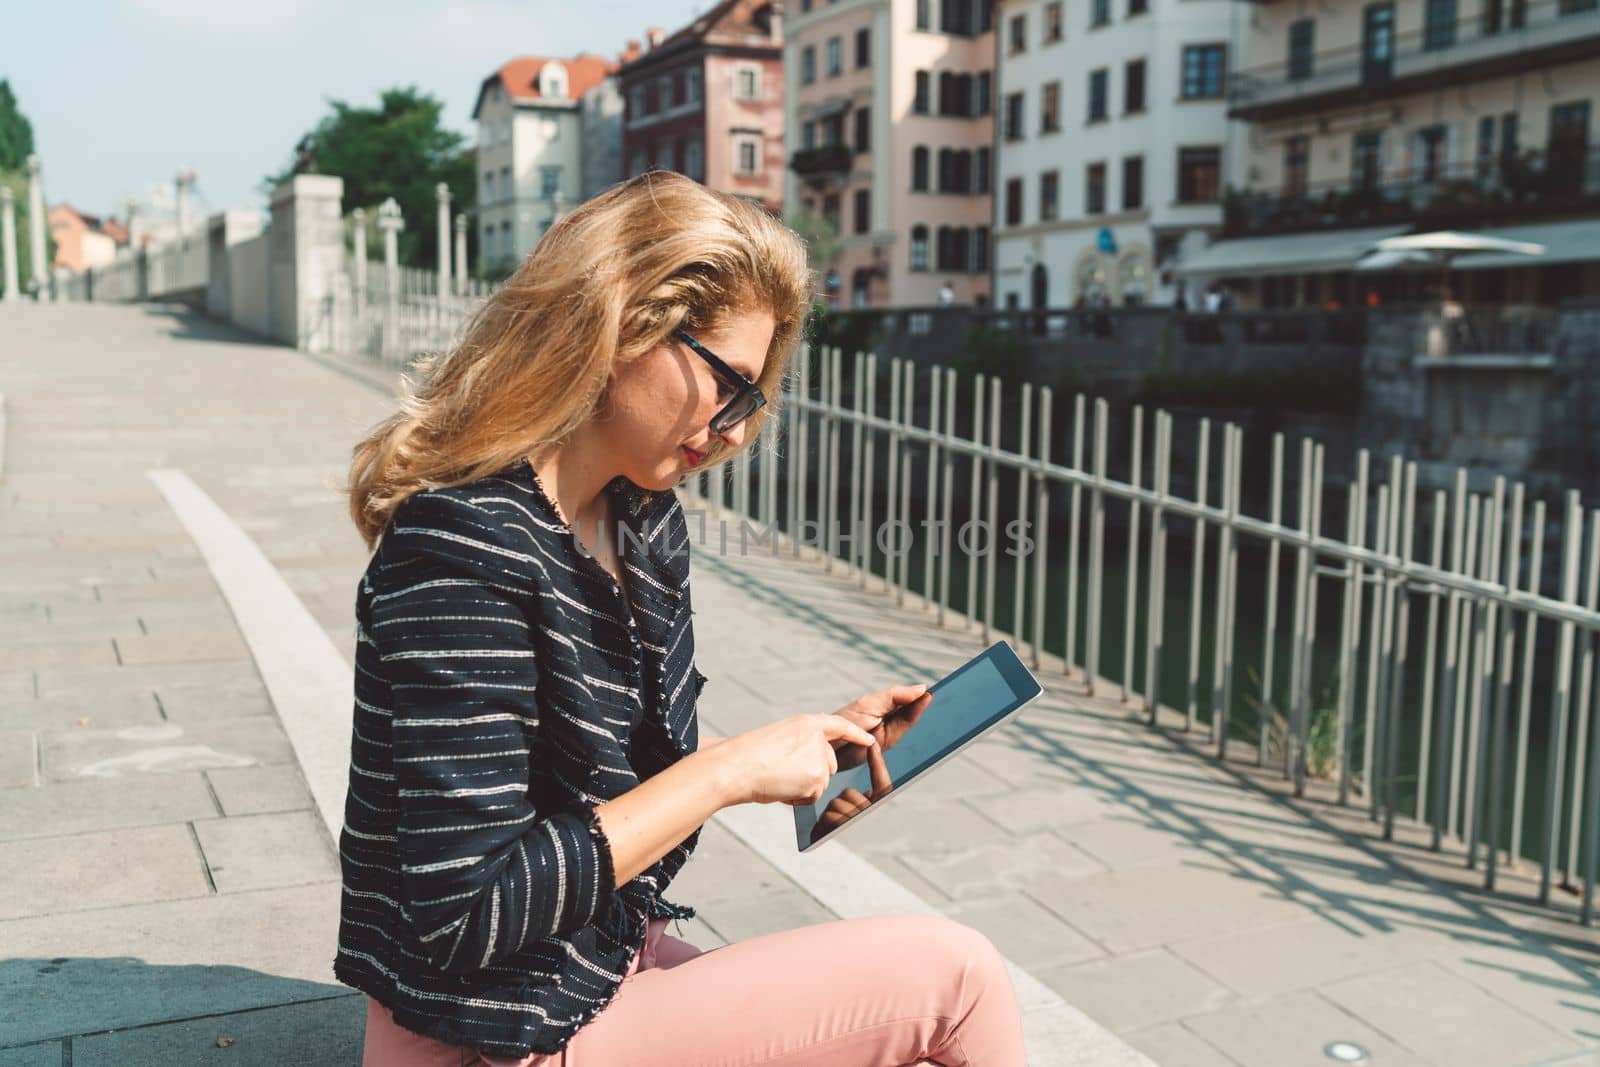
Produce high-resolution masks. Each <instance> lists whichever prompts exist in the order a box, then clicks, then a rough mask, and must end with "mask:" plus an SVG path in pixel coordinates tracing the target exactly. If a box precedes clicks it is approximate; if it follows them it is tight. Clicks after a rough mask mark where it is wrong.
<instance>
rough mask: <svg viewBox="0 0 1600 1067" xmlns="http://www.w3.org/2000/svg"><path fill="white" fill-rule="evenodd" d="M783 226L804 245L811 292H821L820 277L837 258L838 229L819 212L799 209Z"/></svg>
mask: <svg viewBox="0 0 1600 1067" xmlns="http://www.w3.org/2000/svg"><path fill="white" fill-rule="evenodd" d="M784 224H785V225H786V226H788V227H789V229H791V230H793V231H794V232H795V233H796V234H797V235H798V236H799V238H800V240H801V241H803V242H804V243H805V246H806V264H807V265H808V266H809V267H810V268H811V291H812V292H821V291H822V276H823V275H824V274H826V273H827V270H828V268H829V267H831V266H833V263H834V261H835V260H836V259H838V258H839V245H840V241H839V228H838V227H837V226H835V225H834V224H833V221H832V220H831V219H829V218H828V216H826V215H824V214H823V213H822V212H820V211H816V210H814V209H812V208H808V207H801V208H798V209H796V210H795V212H794V213H793V214H791V215H790V216H789V217H788V218H787V219H785V220H784Z"/></svg>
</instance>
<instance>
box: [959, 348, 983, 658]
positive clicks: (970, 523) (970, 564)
mask: <svg viewBox="0 0 1600 1067" xmlns="http://www.w3.org/2000/svg"><path fill="white" fill-rule="evenodd" d="M987 406H988V405H986V404H985V403H984V376H983V375H982V374H979V375H977V376H976V377H975V378H974V379H973V383H972V443H973V444H975V445H977V446H978V447H979V448H982V447H983V415H984V409H985V408H986V407H987ZM982 478H983V457H982V456H978V455H974V456H973V457H972V484H971V486H970V487H969V489H968V492H967V501H968V503H967V515H968V516H969V517H968V519H967V524H966V526H967V529H968V530H971V529H974V528H980V529H981V528H982V523H983V514H982V512H981V511H979V510H978V509H979V508H980V507H981V506H982V503H983V494H982V493H981V492H980V491H979V490H980V488H981V485H982ZM958 540H959V539H958ZM970 544H971V541H970V540H969V541H968V545H970ZM958 547H961V552H962V555H963V556H964V557H965V558H966V561H967V629H968V630H971V629H972V628H973V627H975V626H977V625H978V555H977V553H976V552H974V551H972V549H971V548H969V547H962V546H958Z"/></svg>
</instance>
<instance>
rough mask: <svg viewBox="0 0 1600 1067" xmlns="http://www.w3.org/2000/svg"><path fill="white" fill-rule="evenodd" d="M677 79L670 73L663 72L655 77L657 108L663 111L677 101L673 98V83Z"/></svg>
mask: <svg viewBox="0 0 1600 1067" xmlns="http://www.w3.org/2000/svg"><path fill="white" fill-rule="evenodd" d="M677 80H678V79H677V78H674V77H673V76H672V75H670V74H663V75H661V77H659V78H657V79H656V107H657V109H659V110H661V111H665V110H667V109H668V108H670V107H672V106H673V105H674V104H676V103H677V101H676V100H674V99H673V85H674V83H676V82H677Z"/></svg>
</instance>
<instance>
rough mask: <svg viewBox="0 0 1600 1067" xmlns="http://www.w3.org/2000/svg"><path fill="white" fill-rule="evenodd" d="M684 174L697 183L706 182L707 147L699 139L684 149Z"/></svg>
mask: <svg viewBox="0 0 1600 1067" xmlns="http://www.w3.org/2000/svg"><path fill="white" fill-rule="evenodd" d="M683 173H684V174H686V175H688V176H689V177H691V178H693V179H694V180H695V181H697V182H703V181H705V180H706V146H705V145H704V144H703V143H702V142H701V141H700V140H699V139H695V140H693V141H690V142H689V143H688V145H687V146H685V147H684V150H683Z"/></svg>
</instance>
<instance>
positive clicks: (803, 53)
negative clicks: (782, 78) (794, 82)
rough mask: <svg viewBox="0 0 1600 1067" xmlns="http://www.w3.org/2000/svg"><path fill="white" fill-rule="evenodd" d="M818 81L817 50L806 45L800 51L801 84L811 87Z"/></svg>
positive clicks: (812, 46) (813, 46)
mask: <svg viewBox="0 0 1600 1067" xmlns="http://www.w3.org/2000/svg"><path fill="white" fill-rule="evenodd" d="M816 80H817V49H816V46H815V45H809V44H808V45H806V46H805V47H804V48H802V49H800V84H801V85H810V84H811V83H812V82H814V81H816Z"/></svg>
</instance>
